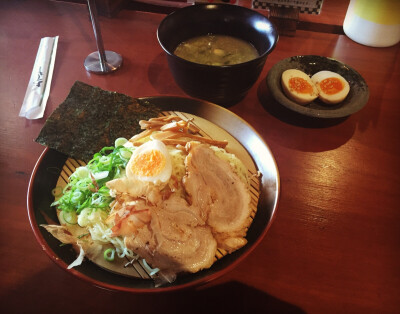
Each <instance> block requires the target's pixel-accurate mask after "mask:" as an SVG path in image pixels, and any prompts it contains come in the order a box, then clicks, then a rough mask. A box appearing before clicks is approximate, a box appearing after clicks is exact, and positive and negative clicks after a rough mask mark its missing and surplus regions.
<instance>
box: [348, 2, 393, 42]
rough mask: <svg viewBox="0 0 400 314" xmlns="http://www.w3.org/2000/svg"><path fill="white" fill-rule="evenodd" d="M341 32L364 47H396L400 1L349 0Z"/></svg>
mask: <svg viewBox="0 0 400 314" xmlns="http://www.w3.org/2000/svg"><path fill="white" fill-rule="evenodd" d="M343 30H344V32H345V34H346V35H347V36H348V37H349V38H351V39H352V40H354V41H355V42H358V43H360V44H363V45H366V46H372V47H389V46H393V45H396V44H397V43H398V42H399V41H400V0H373V1H371V0H350V4H349V8H348V9H347V13H346V17H345V19H344V23H343Z"/></svg>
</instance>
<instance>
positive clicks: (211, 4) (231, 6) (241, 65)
mask: <svg viewBox="0 0 400 314" xmlns="http://www.w3.org/2000/svg"><path fill="white" fill-rule="evenodd" d="M200 7H230V8H234V9H233V10H242V11H244V12H249V13H252V14H254V15H256V16H259V17H261V18H263V19H265V20H266V21H268V22H269V23H270V26H271V29H272V30H273V31H274V32H275V35H276V36H275V41H274V42H273V43H272V45H271V46H270V47H269V48H268V49H267V50H266V51H264V52H263V53H262V54H260V55H259V56H258V57H256V58H254V59H251V60H249V61H246V62H241V63H237V64H230V65H218V66H216V65H210V64H203V63H197V62H192V61H189V60H186V59H184V58H181V57H179V56H177V55H175V54H174V53H173V52H171V51H170V50H169V49H167V48H166V47H165V45H164V44H163V43H162V39H161V38H160V28H161V26H162V25H163V24H164V23H165V21H166V20H167V19H170V18H171V17H173V16H175V15H177V14H181V13H182V11H184V10H185V11H186V10H199V9H198V8H200ZM156 35H157V40H158V43H159V45H160V46H161V48H162V49H163V50H164V51H165V53H166V54H167V55H168V56H169V57H172V58H174V59H177V60H179V61H180V62H183V63H187V64H191V65H196V66H198V67H204V68H213V69H227V68H239V67H244V66H246V65H247V64H251V63H257V62H260V61H261V60H263V59H266V58H267V56H268V55H269V54H270V53H271V51H273V50H274V49H275V47H276V45H277V43H278V41H279V33H278V29H277V28H276V26H275V24H274V23H273V22H272V21H271V20H270V19H269V18H268V17H267V16H265V15H263V14H261V13H260V12H257V11H255V10H252V9H249V8H246V7H243V6H240V5H233V4H228V3H199V4H193V5H190V6H187V7H183V8H180V9H178V10H176V11H174V12H172V13H170V14H168V15H167V16H166V17H164V18H163V19H162V21H161V22H160V24H159V25H158V27H157V33H156Z"/></svg>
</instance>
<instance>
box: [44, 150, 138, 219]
mask: <svg viewBox="0 0 400 314" xmlns="http://www.w3.org/2000/svg"><path fill="white" fill-rule="evenodd" d="M131 154H132V153H131V151H130V149H129V148H126V147H123V146H119V147H116V148H114V147H104V148H103V149H102V150H100V151H99V152H98V153H96V154H95V155H94V156H93V159H92V160H91V161H89V163H88V164H87V165H86V166H85V167H78V168H77V169H76V170H75V172H74V173H73V174H72V175H71V176H70V178H69V183H68V184H67V186H66V187H65V188H64V190H63V191H62V192H63V195H62V196H61V197H60V198H59V199H58V200H57V201H55V202H53V203H52V206H57V207H58V208H59V209H60V210H62V211H67V212H71V211H73V212H76V213H77V214H79V213H80V212H81V211H82V210H83V209H85V208H91V209H93V210H97V209H101V210H106V211H109V210H110V208H109V205H110V203H111V202H112V201H113V200H114V198H113V197H111V196H110V191H109V189H108V188H107V187H106V186H105V184H106V182H107V181H110V180H113V179H115V178H118V177H120V176H121V173H122V172H123V171H124V169H125V167H126V164H127V163H128V161H129V158H130V155H131ZM90 174H92V175H91V176H90ZM54 193H55V191H54Z"/></svg>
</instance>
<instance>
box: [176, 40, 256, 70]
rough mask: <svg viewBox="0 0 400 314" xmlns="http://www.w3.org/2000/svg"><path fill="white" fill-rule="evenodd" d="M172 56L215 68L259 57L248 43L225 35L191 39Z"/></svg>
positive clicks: (181, 45)
mask: <svg viewBox="0 0 400 314" xmlns="http://www.w3.org/2000/svg"><path fill="white" fill-rule="evenodd" d="M174 54H175V55H177V56H178V57H181V58H183V59H186V60H188V61H191V62H196V63H201V64H208V65H215V66H221V65H232V64H238V63H243V62H246V61H250V60H253V59H255V58H257V57H258V56H259V54H258V52H257V50H256V48H254V46H253V45H251V44H250V43H248V42H246V41H244V40H242V39H239V38H235V37H232V36H226V35H205V36H199V37H194V38H191V39H189V40H187V41H184V42H182V43H180V44H179V45H178V47H177V48H176V49H175V51H174Z"/></svg>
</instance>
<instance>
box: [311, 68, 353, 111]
mask: <svg viewBox="0 0 400 314" xmlns="http://www.w3.org/2000/svg"><path fill="white" fill-rule="evenodd" d="M311 81H312V82H313V83H314V84H315V86H316V87H317V89H318V93H319V96H318V97H319V99H321V101H323V102H324V103H326V104H332V105H334V104H337V103H340V102H342V101H343V100H344V99H345V98H346V97H347V94H348V93H349V91H350V85H349V83H348V82H347V81H346V80H345V79H344V77H343V76H341V75H340V74H338V73H336V72H332V71H320V72H317V73H315V74H314V75H313V76H312V77H311Z"/></svg>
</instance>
